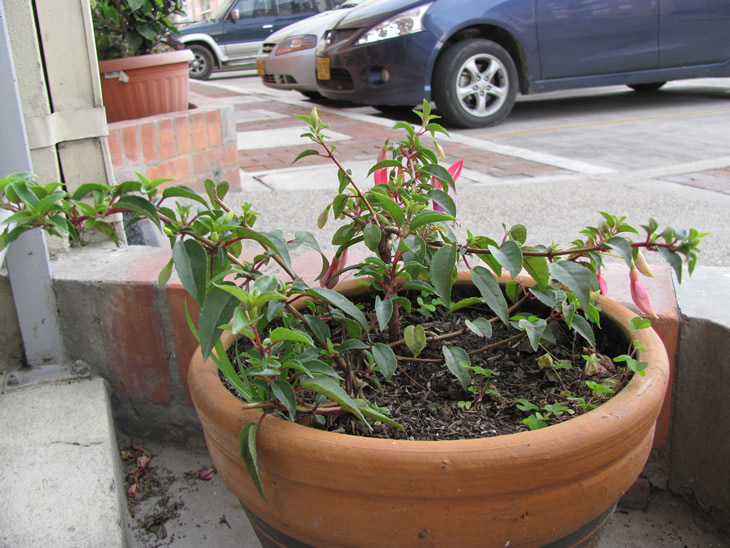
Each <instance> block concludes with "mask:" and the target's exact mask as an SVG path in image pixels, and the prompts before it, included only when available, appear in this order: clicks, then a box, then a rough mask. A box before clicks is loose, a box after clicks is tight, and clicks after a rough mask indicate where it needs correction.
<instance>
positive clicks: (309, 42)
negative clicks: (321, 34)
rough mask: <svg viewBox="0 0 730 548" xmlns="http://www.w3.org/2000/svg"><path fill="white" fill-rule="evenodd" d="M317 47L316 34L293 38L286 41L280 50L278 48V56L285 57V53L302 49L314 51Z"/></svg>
mask: <svg viewBox="0 0 730 548" xmlns="http://www.w3.org/2000/svg"><path fill="white" fill-rule="evenodd" d="M316 45H317V37H316V36H315V35H314V34H300V35H299V36H292V37H290V38H287V39H286V40H284V41H283V42H282V43H281V45H279V47H278V48H276V55H284V54H285V53H291V52H292V51H299V50H302V49H312V48H313V47H315V46H316Z"/></svg>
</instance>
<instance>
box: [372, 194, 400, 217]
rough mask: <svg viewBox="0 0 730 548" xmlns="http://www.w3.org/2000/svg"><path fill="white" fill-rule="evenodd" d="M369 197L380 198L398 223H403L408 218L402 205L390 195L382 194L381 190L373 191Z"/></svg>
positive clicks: (381, 203) (381, 202)
mask: <svg viewBox="0 0 730 548" xmlns="http://www.w3.org/2000/svg"><path fill="white" fill-rule="evenodd" d="M368 197H374V198H375V199H376V200H378V201H379V202H380V205H382V206H383V208H384V209H385V210H386V211H387V212H388V213H389V214H390V216H391V218H392V219H393V220H394V221H395V222H396V223H397V224H399V225H402V224H403V222H404V221H405V220H406V216H405V213H403V210H402V209H401V206H399V205H398V204H397V203H396V202H395V201H394V200H392V199H391V198H390V197H389V196H386V195H385V194H382V193H380V192H371V193H370V194H369V195H368Z"/></svg>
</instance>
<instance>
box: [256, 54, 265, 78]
mask: <svg viewBox="0 0 730 548" xmlns="http://www.w3.org/2000/svg"><path fill="white" fill-rule="evenodd" d="M256 72H257V73H258V75H259V76H263V75H264V74H266V67H265V66H264V60H263V59H262V58H261V57H259V58H258V59H256Z"/></svg>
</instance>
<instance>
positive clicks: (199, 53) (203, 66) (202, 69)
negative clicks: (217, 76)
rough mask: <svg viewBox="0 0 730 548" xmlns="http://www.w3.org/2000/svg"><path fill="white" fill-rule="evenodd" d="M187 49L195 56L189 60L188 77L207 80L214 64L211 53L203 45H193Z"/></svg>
mask: <svg viewBox="0 0 730 548" xmlns="http://www.w3.org/2000/svg"><path fill="white" fill-rule="evenodd" d="M188 49H189V50H190V51H192V52H193V55H194V56H195V59H193V60H192V61H190V78H194V79H195V80H207V79H208V77H209V76H210V73H211V72H213V66H214V65H215V61H214V59H213V54H212V53H211V52H210V50H209V49H208V48H206V47H205V46H197V45H193V46H190V47H189V48H188Z"/></svg>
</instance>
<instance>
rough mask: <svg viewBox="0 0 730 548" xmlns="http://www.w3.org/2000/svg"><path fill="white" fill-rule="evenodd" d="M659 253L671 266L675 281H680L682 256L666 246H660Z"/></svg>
mask: <svg viewBox="0 0 730 548" xmlns="http://www.w3.org/2000/svg"><path fill="white" fill-rule="evenodd" d="M659 254H660V255H661V256H662V257H664V260H665V261H667V262H668V263H669V266H671V267H672V269H673V270H674V273H675V274H676V275H677V281H679V283H682V258H681V257H679V256H678V255H677V254H676V253H673V252H672V251H671V250H669V249H667V248H666V247H660V248H659Z"/></svg>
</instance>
